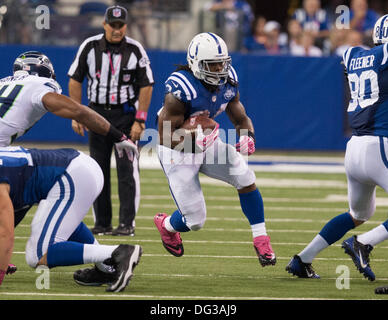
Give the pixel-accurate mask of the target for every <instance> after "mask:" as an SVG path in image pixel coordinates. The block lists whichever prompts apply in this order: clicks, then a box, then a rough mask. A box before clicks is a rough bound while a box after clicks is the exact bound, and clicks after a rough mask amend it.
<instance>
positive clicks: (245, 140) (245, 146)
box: [236, 136, 255, 156]
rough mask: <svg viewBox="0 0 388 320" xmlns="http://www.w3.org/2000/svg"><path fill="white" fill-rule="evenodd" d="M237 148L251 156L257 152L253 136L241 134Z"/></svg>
mask: <svg viewBox="0 0 388 320" xmlns="http://www.w3.org/2000/svg"><path fill="white" fill-rule="evenodd" d="M236 150H237V151H238V152H240V153H241V154H242V155H248V156H250V155H251V154H252V153H254V152H255V141H254V140H253V138H252V137H249V136H241V137H240V140H239V142H238V143H237V144H236Z"/></svg>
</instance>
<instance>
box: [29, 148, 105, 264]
mask: <svg viewBox="0 0 388 320" xmlns="http://www.w3.org/2000/svg"><path fill="white" fill-rule="evenodd" d="M103 184H104V177H103V174H102V171H101V169H100V167H99V165H98V164H97V162H96V161H95V160H94V159H92V158H91V157H89V156H87V155H85V154H84V153H82V152H80V155H79V156H78V157H76V158H74V159H73V160H72V161H71V162H70V164H69V166H68V167H67V169H66V172H65V173H64V174H63V175H62V176H61V179H60V180H59V181H58V182H56V183H55V185H54V186H53V187H52V188H51V190H50V191H49V193H48V195H47V199H45V200H42V201H40V202H39V205H38V208H37V210H36V213H35V215H34V218H33V220H32V223H31V235H30V238H29V240H28V242H27V246H26V260H27V263H28V265H30V266H31V267H33V268H35V267H36V265H37V263H38V261H39V257H41V256H42V255H44V254H45V253H46V252H47V249H48V247H49V245H52V244H54V243H56V242H61V241H67V239H69V237H70V236H71V235H72V233H73V232H74V230H75V229H76V228H77V227H78V225H79V224H80V223H81V221H82V220H83V219H84V217H85V215H86V214H87V212H88V211H89V209H90V207H91V206H92V204H93V202H94V200H95V199H96V198H97V196H98V195H99V193H100V192H101V190H102V187H103Z"/></svg>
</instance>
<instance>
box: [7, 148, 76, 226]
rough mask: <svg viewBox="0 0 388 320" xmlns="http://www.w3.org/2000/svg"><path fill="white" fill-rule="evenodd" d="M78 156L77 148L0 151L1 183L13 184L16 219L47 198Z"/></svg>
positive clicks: (12, 196)
mask: <svg viewBox="0 0 388 320" xmlns="http://www.w3.org/2000/svg"><path fill="white" fill-rule="evenodd" d="M78 155H79V152H78V151H77V150H74V149H57V150H38V149H24V148H22V147H3V148H0V182H6V183H8V184H9V185H10V198H11V200H12V204H13V206H14V210H15V216H16V215H17V213H18V212H19V211H23V208H26V207H30V206H32V205H33V204H36V203H39V201H40V200H42V199H45V198H46V197H47V194H48V192H49V191H50V189H51V188H52V187H53V186H54V184H55V183H56V182H57V181H58V179H59V178H60V177H61V175H62V174H63V173H64V172H65V170H66V168H67V166H68V165H69V163H70V162H71V160H73V159H74V158H75V157H77V156H78ZM24 214H25V212H24ZM15 220H17V217H15Z"/></svg>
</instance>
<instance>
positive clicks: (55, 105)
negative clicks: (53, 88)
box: [42, 92, 138, 159]
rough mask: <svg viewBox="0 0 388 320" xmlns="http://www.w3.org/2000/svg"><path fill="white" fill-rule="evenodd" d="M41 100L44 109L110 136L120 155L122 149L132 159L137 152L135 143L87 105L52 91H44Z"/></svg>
mask: <svg viewBox="0 0 388 320" xmlns="http://www.w3.org/2000/svg"><path fill="white" fill-rule="evenodd" d="M42 102H43V104H44V106H45V107H46V109H47V110H48V111H50V112H52V113H53V114H55V115H57V116H59V117H62V118H68V119H73V120H75V121H77V122H79V123H81V124H83V125H84V126H85V127H87V128H88V129H89V130H91V131H93V132H95V133H97V134H100V135H103V136H107V135H109V136H110V137H112V139H113V141H114V142H115V143H116V148H117V151H118V153H119V156H120V157H121V156H122V154H123V151H125V152H126V153H127V155H128V158H129V159H133V154H135V155H137V154H138V150H137V145H136V144H134V143H133V142H132V141H131V140H129V139H128V138H127V137H126V135H125V134H124V133H122V132H121V131H119V130H117V129H116V128H115V127H114V126H112V125H111V124H110V122H109V121H107V120H106V119H105V118H104V117H102V116H101V115H99V114H98V113H97V112H95V111H93V110H92V109H90V108H89V107H87V106H84V105H82V104H80V103H78V102H76V101H75V100H73V99H71V98H69V97H66V96H64V95H62V94H58V93H53V92H49V93H46V94H45V95H44V96H43V98H42Z"/></svg>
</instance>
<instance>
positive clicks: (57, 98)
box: [42, 92, 110, 136]
mask: <svg viewBox="0 0 388 320" xmlns="http://www.w3.org/2000/svg"><path fill="white" fill-rule="evenodd" d="M42 102H43V104H44V106H45V108H46V109H47V110H48V111H50V112H52V113H53V114H55V115H57V116H59V117H62V118H67V119H73V120H75V121H77V122H80V123H81V124H83V125H85V126H86V127H88V128H89V130H91V131H93V132H95V133H98V134H101V135H104V136H105V135H107V134H108V132H109V127H110V123H109V122H108V121H107V120H106V119H105V118H104V117H102V116H100V115H99V114H98V113H97V112H95V111H93V110H92V109H90V108H89V107H87V106H84V105H82V104H80V103H78V102H76V101H75V100H73V99H71V98H69V97H66V96H65V95H62V94H58V93H53V92H49V93H46V94H45V95H44V96H43V98H42Z"/></svg>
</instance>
